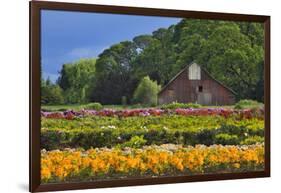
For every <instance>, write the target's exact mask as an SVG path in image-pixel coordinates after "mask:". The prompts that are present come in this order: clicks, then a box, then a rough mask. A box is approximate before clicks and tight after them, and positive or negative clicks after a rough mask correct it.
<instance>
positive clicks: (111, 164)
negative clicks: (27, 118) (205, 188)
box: [41, 144, 264, 182]
mask: <svg viewBox="0 0 281 193" xmlns="http://www.w3.org/2000/svg"><path fill="white" fill-rule="evenodd" d="M263 165H264V146H263V145H251V146H222V145H213V146H209V147H207V146H203V145H197V146H195V147H182V146H177V145H172V147H170V146H169V145H165V144H164V145H161V146H148V147H144V148H143V149H130V148H128V149H123V150H120V149H106V148H101V149H90V150H87V151H79V150H75V149H67V150H63V151H59V150H55V151H49V152H48V151H44V150H42V152H41V180H42V182H57V181H69V180H80V181H81V180H89V179H90V180H94V179H100V178H110V177H112V178H116V177H133V176H135V177H136V176H160V175H178V174H198V173H212V172H235V171H248V170H259V169H263Z"/></svg>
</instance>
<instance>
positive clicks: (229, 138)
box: [214, 133, 239, 145]
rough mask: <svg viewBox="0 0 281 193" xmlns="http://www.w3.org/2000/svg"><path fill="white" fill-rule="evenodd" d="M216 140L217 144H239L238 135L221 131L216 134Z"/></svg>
mask: <svg viewBox="0 0 281 193" xmlns="http://www.w3.org/2000/svg"><path fill="white" fill-rule="evenodd" d="M214 142H215V143H216V144H222V145H237V144H239V138H238V136H237V135H230V134H227V133H221V134H217V135H216V136H215V140H214Z"/></svg>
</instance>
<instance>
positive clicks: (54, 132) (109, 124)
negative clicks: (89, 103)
mask: <svg viewBox="0 0 281 193" xmlns="http://www.w3.org/2000/svg"><path fill="white" fill-rule="evenodd" d="M41 125H42V130H41V144H42V148H45V149H47V150H52V149H62V148H65V147H70V148H74V147H76V148H77V147H82V148H85V149H88V148H90V147H104V146H107V147H113V146H114V145H116V144H122V143H125V142H126V141H129V140H130V139H131V138H132V137H133V136H142V135H143V136H144V139H145V140H146V141H147V142H146V144H147V145H150V144H158V145H159V144H163V143H178V144H186V145H195V144H205V145H212V144H224V145H239V144H255V143H256V142H262V141H263V136H264V121H263V120H261V119H257V118H252V119H243V120H237V119H236V118H233V117H229V118H223V117H221V116H181V115H162V116H150V117H139V116H136V117H126V118H124V117H121V118H120V117H103V116H102V117H96V116H94V117H84V118H75V119H73V120H71V121H69V120H66V119H50V118H42V123H41ZM222 134H223V135H222ZM250 139H251V140H250Z"/></svg>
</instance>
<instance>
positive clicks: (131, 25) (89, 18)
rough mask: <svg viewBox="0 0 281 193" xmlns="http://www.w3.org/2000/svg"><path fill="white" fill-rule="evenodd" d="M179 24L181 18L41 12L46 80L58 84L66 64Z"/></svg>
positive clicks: (43, 70) (42, 60)
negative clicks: (119, 43) (142, 35)
mask: <svg viewBox="0 0 281 193" xmlns="http://www.w3.org/2000/svg"><path fill="white" fill-rule="evenodd" d="M179 21H180V18H169V17H152V16H129V15H120V14H104V13H83V12H70V11H53V10H42V13H41V63H42V64H41V65H42V72H43V77H44V78H47V77H50V79H51V80H52V81H55V80H56V79H57V77H58V71H59V70H60V69H61V66H62V65H63V64H64V63H69V62H73V61H76V60H79V59H80V58H90V57H97V56H98V55H99V54H100V53H101V52H102V51H103V50H104V49H106V48H108V47H110V46H111V45H113V44H115V43H118V42H120V41H125V40H132V39H133V38H134V37H135V36H137V35H141V34H151V33H152V32H153V31H155V30H156V29H158V28H160V27H169V26H170V25H172V24H176V23H178V22H179Z"/></svg>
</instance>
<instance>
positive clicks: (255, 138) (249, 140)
mask: <svg viewBox="0 0 281 193" xmlns="http://www.w3.org/2000/svg"><path fill="white" fill-rule="evenodd" d="M263 142H264V137H261V136H256V135H255V136H250V137H248V138H246V139H245V140H243V141H242V142H241V143H240V144H241V145H252V144H256V143H263Z"/></svg>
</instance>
